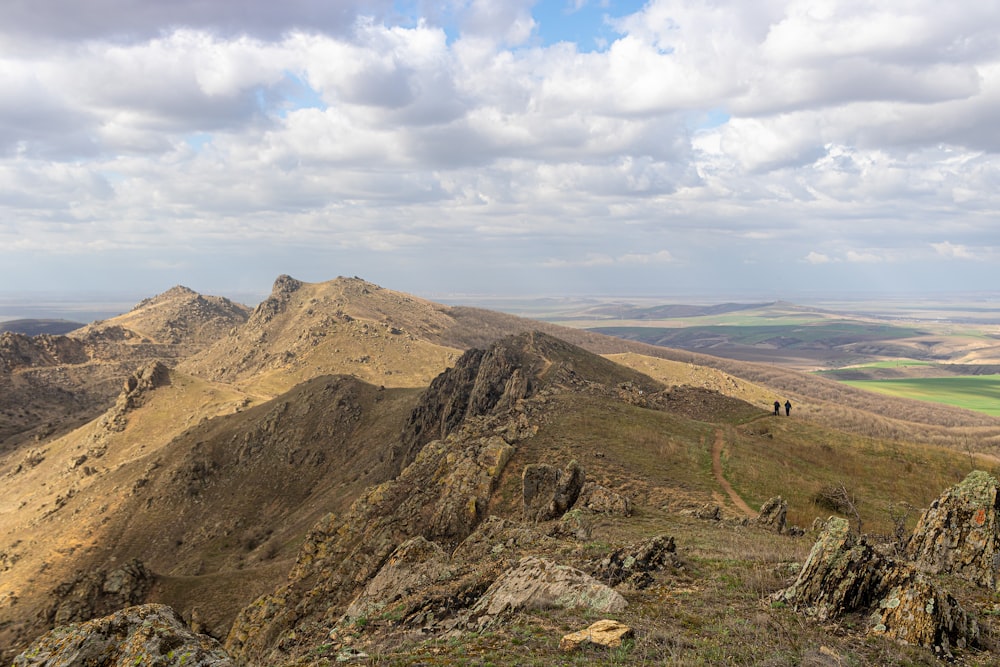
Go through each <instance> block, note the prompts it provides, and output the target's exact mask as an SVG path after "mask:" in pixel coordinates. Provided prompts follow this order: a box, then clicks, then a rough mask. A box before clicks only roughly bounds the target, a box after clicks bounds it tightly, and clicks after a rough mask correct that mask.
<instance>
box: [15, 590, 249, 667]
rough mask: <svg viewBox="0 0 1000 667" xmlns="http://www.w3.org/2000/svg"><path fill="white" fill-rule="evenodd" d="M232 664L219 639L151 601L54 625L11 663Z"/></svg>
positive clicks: (47, 666)
mask: <svg viewBox="0 0 1000 667" xmlns="http://www.w3.org/2000/svg"><path fill="white" fill-rule="evenodd" d="M233 664H234V663H233V661H232V660H231V659H230V657H229V656H228V655H227V654H226V652H225V651H224V650H223V649H222V647H221V646H220V645H219V643H218V642H217V641H215V640H214V639H212V638H211V637H208V636H206V635H198V634H195V633H193V632H192V631H191V630H189V629H188V627H187V626H186V625H185V624H184V621H183V620H181V618H180V616H178V614H177V612H175V611H174V610H173V609H171V608H170V607H167V606H166V605H159V604H147V605H141V606H138V607H128V608H126V609H123V610H121V611H118V612H116V613H114V614H112V615H110V616H105V617H104V618H99V619H95V620H92V621H87V622H86V623H80V624H73V625H68V626H64V627H60V628H57V629H55V630H52V631H51V632H49V633H48V634H46V635H43V636H42V637H40V638H38V639H37V640H36V641H35V642H34V643H33V644H32V645H31V646H30V647H28V648H27V649H26V650H25V651H24V652H23V653H21V654H20V655H18V656H17V657H16V658H14V662H13V663H12V667H29V666H31V665H37V666H39V667H41V666H43V665H44V667H83V666H87V667H135V665H143V666H144V667H168V666H169V667H174V666H175V665H176V666H180V665H184V666H185V667H231V666H232V665H233Z"/></svg>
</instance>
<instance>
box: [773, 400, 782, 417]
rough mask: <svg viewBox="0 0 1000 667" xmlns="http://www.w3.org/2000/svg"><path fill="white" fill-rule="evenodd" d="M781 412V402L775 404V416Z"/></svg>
mask: <svg viewBox="0 0 1000 667" xmlns="http://www.w3.org/2000/svg"><path fill="white" fill-rule="evenodd" d="M779 412H781V401H775V402H774V414H778V413H779Z"/></svg>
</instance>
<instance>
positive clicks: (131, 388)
mask: <svg viewBox="0 0 1000 667" xmlns="http://www.w3.org/2000/svg"><path fill="white" fill-rule="evenodd" d="M169 383H170V370H169V369H168V368H167V367H166V366H164V365H163V364H162V363H161V362H159V361H153V362H150V363H149V364H146V365H145V366H143V367H142V368H140V369H139V370H137V371H136V372H135V373H133V374H132V375H130V376H129V377H128V378H127V379H126V380H125V383H124V385H123V386H122V391H121V393H120V394H119V395H118V399H117V400H116V401H115V405H114V407H112V408H111V409H110V410H108V411H107V413H105V415H104V416H103V417H102V418H101V425H102V426H104V428H106V429H107V430H109V431H113V432H120V431H123V430H125V426H126V425H127V424H128V414H129V412H131V411H132V410H135V409H136V408H137V407H139V406H140V405H142V403H143V401H144V400H145V399H146V394H147V392H149V391H152V390H153V389H156V388H157V387H162V386H165V385H167V384H169Z"/></svg>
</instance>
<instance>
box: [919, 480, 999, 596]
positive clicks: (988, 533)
mask: <svg viewBox="0 0 1000 667" xmlns="http://www.w3.org/2000/svg"><path fill="white" fill-rule="evenodd" d="M997 488H998V484H997V480H996V479H995V478H994V477H993V476H992V475H990V474H988V473H986V472H983V471H979V470H977V471H974V472H972V473H970V474H969V475H968V476H967V477H966V478H965V479H964V480H963V481H962V482H960V483H959V484H956V485H955V486H953V487H951V488H950V489H948V490H947V491H945V492H944V493H943V494H942V495H941V497H940V498H938V499H937V500H935V501H934V502H933V503H931V506H930V507H929V508H928V509H927V511H925V512H924V514H923V515H922V516H921V517H920V520H919V521H918V522H917V527H916V528H915V529H914V531H913V535H912V536H911V537H910V539H909V541H908V542H907V545H906V554H907V556H908V557H909V558H911V559H913V560H914V561H915V562H916V563H917V564H918V565H919V566H920V567H921V568H922V569H924V570H926V571H928V572H933V573H940V572H945V573H951V574H954V575H956V576H958V577H961V578H962V579H965V580H967V581H971V582H973V583H975V584H978V585H979V586H986V587H988V588H992V589H996V588H997V572H998V569H1000V519H998V509H1000V498H998V496H997Z"/></svg>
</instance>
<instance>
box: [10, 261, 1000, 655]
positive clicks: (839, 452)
mask: <svg viewBox="0 0 1000 667" xmlns="http://www.w3.org/2000/svg"><path fill="white" fill-rule="evenodd" d="M4 340H7V339H4ZM10 341H11V347H10V349H11V350H12V351H11V352H10V353H9V354H4V355H3V356H2V357H0V358H2V359H6V360H8V361H7V364H8V367H9V368H8V370H7V371H5V372H6V373H8V375H9V376H10V377H11V378H17V379H18V380H21V381H23V378H24V377H25V376H27V377H33V376H32V375H31V374H32V373H38V372H39V371H41V370H43V369H46V370H47V371H48V372H49V373H50V375H48V376H46V377H47V378H50V382H51V386H52V387H53V388H55V387H58V383H57V382H56V380H57V379H58V378H59V377H68V378H71V379H72V380H73V382H70V383H69V386H68V388H67V389H66V390H65V391H66V392H67V394H66V395H68V396H69V395H72V396H79V395H82V392H83V391H84V389H85V388H86V387H88V386H90V385H86V384H85V383H83V382H82V380H81V378H83V376H84V375H86V373H88V372H94V373H97V374H103V376H104V377H106V378H107V380H106V382H107V383H108V384H109V386H114V388H115V391H114V392H113V393H112V392H107V394H105V395H102V396H104V398H102V399H101V400H96V399H94V400H93V402H92V405H91V406H90V407H89V408H88V409H89V410H90V411H91V413H92V414H91V415H90V416H91V419H89V421H87V422H86V423H82V424H81V423H80V420H82V419H83V417H86V416H87V414H86V411H85V410H82V409H80V408H74V409H73V410H69V409H66V411H67V412H70V413H72V414H73V415H75V417H74V418H75V419H76V420H77V421H76V422H75V423H66V422H64V421H60V420H57V419H56V418H54V417H53V418H52V422H53V425H52V427H51V432H49V433H43V432H41V431H33V432H32V431H29V430H22V431H20V432H19V433H18V437H20V438H21V439H18V437H14V438H11V439H9V440H8V445H7V448H6V450H5V451H2V452H0V477H2V478H3V487H2V488H3V491H2V492H0V571H2V576H3V585H2V586H0V589H4V590H0V646H2V647H6V653H4V654H3V656H2V657H3V658H5V659H7V658H12V657H13V656H14V655H15V654H16V653H17V652H18V651H20V650H21V649H23V648H24V647H25V646H27V645H28V643H29V642H31V641H32V640H33V639H34V638H35V637H36V636H38V635H39V634H40V633H42V632H43V631H45V630H47V629H48V628H51V627H53V626H56V625H59V626H62V625H65V624H67V623H76V624H77V625H76V626H74V627H77V628H83V627H84V626H85V623H84V622H85V621H87V620H88V619H91V618H94V617H98V616H102V615H105V614H110V613H112V612H114V611H115V610H117V609H120V608H122V607H125V606H128V605H132V604H138V603H147V602H155V603H166V604H169V605H170V606H172V607H173V608H174V609H176V610H177V612H178V613H179V614H180V615H181V616H182V617H183V619H184V620H185V621H186V622H187V623H188V624H189V625H190V626H191V627H192V628H194V629H197V630H199V631H200V632H207V633H208V634H210V635H212V636H213V637H215V638H216V640H217V641H218V642H219V643H220V646H221V644H224V645H225V648H226V650H227V651H228V652H229V653H230V655H232V656H233V659H234V660H236V661H237V662H239V663H240V664H251V665H283V664H288V665H290V664H303V665H306V664H316V665H319V664H329V663H330V662H332V661H334V660H335V659H338V658H345V659H347V658H350V657H352V656H354V657H357V655H358V654H361V653H367V654H368V655H369V656H370V657H371V659H372V660H373V661H375V662H390V663H398V664H411V663H413V664H426V663H449V664H450V663H454V662H462V661H465V662H474V663H479V662H482V663H486V662H512V661H516V659H515V658H514V656H515V655H520V654H521V649H518V648H517V647H518V646H525V647H527V650H528V651H529V652H531V653H532V654H534V655H536V656H540V657H539V660H542V661H543V663H542V664H547V663H550V662H559V661H560V660H561V658H560V653H559V651H558V647H557V644H558V636H557V635H561V634H564V633H563V632H562V631H563V630H566V629H569V628H572V629H578V627H576V626H578V625H579V624H580V623H583V622H584V621H587V623H589V622H592V621H593V620H594V619H595V618H596V616H597V615H598V614H606V613H615V614H617V615H618V616H619V617H620V618H622V619H625V620H628V621H629V622H631V623H632V624H633V625H634V626H635V627H636V628H637V630H638V633H639V634H638V635H637V636H636V639H635V640H634V642H633V644H632V646H633V648H632V649H631V650H632V651H633V653H632V654H631V655H628V654H627V652H623V653H622V656H621V660H618V659H617V658H612V657H611V656H610V654H609V655H608V656H607V659H608V661H611V662H620V661H622V660H624V661H626V662H628V661H634V662H637V663H638V662H643V661H645V662H649V661H662V660H663V658H664V656H667V655H671V654H673V655H675V656H676V657H677V659H678V661H680V662H684V661H686V660H688V661H690V660H693V659H694V656H706V655H715V656H716V658H717V659H710V660H709V662H712V663H715V664H721V663H725V662H727V659H726V658H725V656H726V655H730V657H732V660H733V661H735V662H743V663H753V662H757V661H759V660H761V659H762V658H763V656H767V655H779V654H781V652H783V651H784V652H786V654H787V655H786V657H787V661H784V662H783V660H784V659H782V660H779V661H778V663H776V664H796V663H802V662H808V661H809V660H814V661H815V659H818V658H816V656H818V655H821V654H820V653H818V651H819V648H820V647H821V646H824V647H828V648H829V649H830V650H831V651H834V652H835V653H838V654H840V655H843V656H845V657H844V659H845V660H851V661H856V662H862V663H865V662H868V663H870V662H886V661H888V662H893V661H898V660H903V659H904V658H905V659H908V660H911V661H919V660H920V659H921V657H920V656H924V655H926V654H925V653H923V652H921V651H922V649H913V651H912V652H910V651H909V650H908V649H905V648H899V647H896V646H895V645H893V644H891V643H889V644H887V643H879V642H877V641H876V642H874V643H871V642H868V643H866V642H863V641H859V636H860V635H858V632H859V631H857V630H850V629H849V630H846V631H845V633H846V634H841V635H838V634H837V633H836V632H833V633H830V632H827V631H826V630H824V629H823V627H822V626H818V625H817V626H813V625H808V624H807V623H806V622H805V621H803V620H801V619H800V617H799V616H797V615H796V613H795V612H794V610H792V609H786V608H783V607H777V608H774V609H771V608H769V607H768V606H767V604H764V605H762V601H763V600H764V599H765V596H766V595H769V594H772V593H775V592H776V591H778V590H779V589H780V588H782V587H783V586H787V585H789V584H790V583H791V581H792V580H794V578H795V573H796V570H795V563H801V562H802V561H803V559H804V558H805V557H806V555H807V554H808V552H809V550H810V547H811V544H812V539H813V537H815V535H811V536H802V534H801V533H802V530H801V529H796V530H795V531H790V530H785V529H783V528H781V527H780V526H779V528H778V531H777V532H776V531H775V530H774V529H773V528H769V527H768V526H769V525H771V524H765V523H763V522H757V521H752V522H751V521H750V520H749V517H748V513H747V511H746V509H745V506H746V505H748V504H749V505H750V506H751V507H754V508H756V507H760V506H761V505H763V504H765V501H769V500H771V499H773V498H774V497H776V496H779V495H780V496H782V498H783V500H782V502H784V503H786V508H785V510H783V511H782V512H781V525H784V524H785V522H786V521H787V524H788V525H795V526H799V527H808V526H809V525H811V524H812V522H813V520H814V519H815V518H817V517H820V516H828V515H829V514H830V513H831V512H834V513H840V514H842V515H846V516H850V517H852V520H853V517H854V514H851V511H852V508H853V509H855V510H857V517H858V519H857V522H858V523H859V524H860V523H861V522H862V521H863V522H864V525H865V527H867V528H869V530H874V531H875V532H878V533H881V534H882V535H884V536H889V535H893V534H895V533H894V531H896V530H897V529H898V528H899V527H900V525H902V526H903V528H906V527H907V522H909V525H912V524H913V522H914V521H915V519H916V515H915V513H912V512H911V513H908V514H907V513H899V512H900V510H899V508H904V507H909V508H911V509H912V508H920V507H925V506H928V505H929V504H931V502H932V501H933V500H934V499H935V498H936V496H937V495H938V494H939V493H940V492H941V491H942V490H943V489H944V488H946V487H947V486H948V485H950V484H952V483H954V482H955V481H956V479H957V478H960V477H961V476H962V475H963V474H964V473H965V472H967V471H968V469H969V468H970V466H978V467H983V468H986V469H988V470H994V471H995V470H996V465H995V461H994V460H993V459H991V458H989V457H986V456H982V455H979V454H977V450H980V451H982V450H988V449H989V447H991V446H992V445H991V443H990V440H989V439H990V438H993V437H995V436H996V434H997V433H998V432H1000V426H998V424H997V420H992V421H991V420H990V419H989V418H986V417H984V416H981V415H980V416H975V415H972V414H970V413H967V412H966V411H962V410H952V409H942V410H941V411H931V412H929V413H928V412H919V411H918V410H917V409H916V408H914V407H913V406H912V405H911V402H908V401H901V400H899V401H886V400H882V399H875V398H872V399H871V400H870V402H869V403H867V404H865V403H862V402H860V401H857V402H856V405H850V406H848V405H845V406H840V405H839V402H840V401H844V400H845V397H847V398H850V397H859V396H868V395H867V394H864V393H863V392H858V391H856V390H852V391H845V390H842V389H841V388H840V385H837V384H836V383H834V382H832V381H829V380H823V379H822V378H814V377H811V376H805V375H802V374H797V373H794V372H790V371H783V370H780V369H774V368H770V367H758V366H755V365H753V364H746V363H742V362H733V361H727V360H720V359H714V358H711V357H708V356H704V355H692V354H690V353H686V352H678V351H675V350H668V349H664V348H654V347H652V346H646V345H643V344H640V343H635V342H629V341H622V340H618V339H614V338H609V337H606V336H601V335H598V334H594V333H590V332H585V331H579V330H573V329H565V328H562V327H559V326H557V325H552V324H543V323H539V322H534V321H531V320H525V319H522V318H517V317H514V316H510V315H504V314H501V313H494V312H490V311H484V310H480V309H475V308H457V307H448V306H443V305H441V304H435V303H432V302H429V301H426V300H423V299H419V298H417V297H413V296H410V295H407V294H404V293H401V292H395V291H393V290H389V289H385V288H381V287H378V286H376V285H373V284H371V283H368V282H366V281H363V280H361V279H358V278H338V279H336V280H333V281H329V282H324V283H314V284H310V283H303V282H301V281H298V280H295V279H294V278H290V277H288V276H281V277H279V278H278V279H277V280H276V282H275V285H274V288H273V290H272V293H271V295H270V296H269V297H268V299H266V300H265V301H264V302H262V303H261V304H260V305H258V306H257V307H256V308H254V309H253V310H252V311H251V310H250V309H247V308H243V307H241V306H238V305H236V304H231V303H230V302H227V301H225V300H223V299H216V298H212V297H201V296H199V295H197V294H195V293H193V292H191V291H190V290H187V289H185V288H174V289H173V290H170V291H168V292H167V293H164V294H163V295H160V296H159V297H154V298H153V299H150V300H147V301H143V302H142V303H140V304H139V305H138V306H137V307H136V308H135V309H133V311H131V312H130V313H127V314H125V315H122V316H120V317H118V318H113V319H111V320H107V321H105V322H98V323H94V324H92V325H90V326H89V327H87V328H85V329H84V330H81V332H78V333H77V334H74V335H73V336H72V337H61V338H56V339H45V338H41V337H35V338H29V337H23V338H16V339H14V338H12V339H10ZM95 341H97V342H95ZM95 350H99V351H100V353H99V354H98V353H95ZM96 394H97V392H94V395H96ZM789 395H790V396H791V397H792V400H793V402H794V404H795V408H794V410H793V418H791V419H788V418H785V417H774V416H772V415H771V414H770V407H769V406H770V404H771V403H772V402H773V401H774V400H775V399H776V398H779V397H780V398H782V400H784V398H785V397H786V396H789ZM17 400H19V401H21V402H22V403H25V404H26V403H27V401H28V398H27V397H21V398H19V399H17ZM851 400H852V401H853V399H851ZM51 402H52V404H53V405H57V404H58V403H59V402H58V400H56V399H52V400H51ZM35 409H36V410H39V411H41V410H42V409H44V407H43V406H40V404H39V407H37V408H35ZM74 410H75V411H74ZM911 416H913V417H917V418H919V420H921V421H910V420H909V417H911ZM865 428H871V429H873V430H874V431H875V432H874V433H863V431H864V429H865ZM28 433H33V434H34V435H37V436H38V437H37V438H34V439H30V440H28V439H25V436H26V434H28ZM911 434H916V435H918V436H919V437H911ZM970 434H975V436H976V437H977V438H978V439H977V441H976V442H975V444H974V445H973V444H971V443H970V439H969V437H970ZM980 436H982V437H980ZM962 437H965V438H966V439H964V440H963V439H962ZM930 440H934V441H938V442H939V444H942V445H947V447H940V446H931V445H928V444H923V443H927V442H928V441H930ZM838 485H839V486H838ZM841 488H843V489H844V492H845V494H846V495H838V493H839V491H838V490H839V489H841ZM844 498H846V499H847V500H844ZM736 499H739V503H737V501H736ZM848 501H849V502H848ZM740 503H742V504H740ZM779 504H780V503H779ZM893 508H896V509H893ZM750 514H755V512H753V511H752V510H751V511H750ZM900 521H901V523H900ZM773 525H778V524H777V523H775V524H773ZM668 538H669V539H668ZM883 543H884V544H885V545H887V548H888V546H891V544H892V541H891V540H890V539H888V537H887V538H886V539H885V540H883ZM626 562H627V563H630V565H628V566H627V567H626V566H625V565H624V564H625V563H626ZM635 563H643V565H642V567H643V568H646V569H644V570H642V571H638V570H634V569H630V568H634V567H636V566H635V565H634V564H635ZM577 573H579V574H577ZM529 581H547V582H550V583H552V584H553V585H555V584H556V582H561V583H560V585H564V584H565V585H566V586H569V588H568V589H567V590H564V591H562V592H559V593H554V592H552V591H548V590H547V591H545V592H536V593H535V594H534V595H537V596H538V597H535V598H532V600H534V601H533V602H526V601H524V600H523V599H521V601H520V602H518V601H516V600H515V598H517V594H516V593H515V591H516V590H522V591H523V590H524V587H525V585H526V582H529ZM598 584H599V586H598ZM608 584H613V585H614V589H613V590H612V589H611V588H609V587H608ZM584 591H589V592H587V593H584ZM609 591H610V592H609ZM564 594H565V595H568V596H569V598H566V599H570V598H572V599H575V600H576V602H574V603H573V604H567V605H562V606H560V605H555V606H553V605H552V604H550V603H551V602H552V601H554V600H557V599H559V600H562V599H563V595H564ZM976 595H977V594H975V593H969V594H968V595H966V594H965V593H963V594H962V600H961V603H962V604H963V605H966V606H968V608H969V609H975V608H985V607H983V606H982V604H983V603H981V602H977V598H976ZM573 596H576V597H573ZM619 598H621V601H623V602H624V604H625V606H624V607H622V606H621V601H619ZM518 599H520V598H518ZM598 599H599V600H601V601H603V602H601V603H600V604H598V603H597V602H595V601H596V600H598ZM544 600H548V602H545V601H544ZM605 602H606V603H607V604H608V605H609V606H607V607H605V606H603V605H604V603H605ZM560 604H561V603H560ZM977 605H979V606H978V607H977ZM611 608H614V609H618V611H617V612H611V611H607V610H609V609H611ZM992 618H993V617H992V616H990V615H988V614H986V615H983V616H982V617H981V620H980V623H981V624H982V626H983V627H984V628H986V629H987V630H989V631H993V630H990V628H992V623H993V621H992ZM81 624H83V625H81ZM86 627H90V626H86ZM769 627H770V628H772V630H773V629H774V628H778V631H777V632H774V633H773V635H774V636H773V637H772V636H768V637H765V636H764V634H765V629H766V628H769ZM852 633H853V634H852ZM792 634H794V635H795V636H797V637H799V638H800V639H799V640H797V643H795V644H794V645H792V646H789V645H788V639H787V638H788V637H789V636H790V635H792ZM60 636H65V635H60ZM553 636H555V644H553V643H552V637H553ZM671 637H673V639H671ZM727 637H728V639H727ZM734 637H735V640H734V639H733V638H734ZM171 641H174V640H171ZM178 641H179V640H178ZM866 641H867V640H866ZM755 643H756V644H755ZM178 646H179V644H178ZM175 648H176V646H175ZM219 650H222V649H221V648H220V649H219ZM462 650H467V651H474V653H466V654H464V655H463V654H462V653H461V651H462ZM981 650H985V651H987V652H988V651H989V650H990V649H989V648H988V647H986V648H985V649H981ZM727 651H728V653H726V652H727ZM39 655H41V653H39ZM596 655H598V656H603V655H604V654H601V653H598V654H596ZM824 655H825V654H824ZM602 659H603V657H602ZM18 664H35V663H30V662H28V663H18ZM108 664H111V663H108ZM129 664H132V663H131V662H130V663H129ZM816 664H822V663H816ZM918 664H919V663H918Z"/></svg>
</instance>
